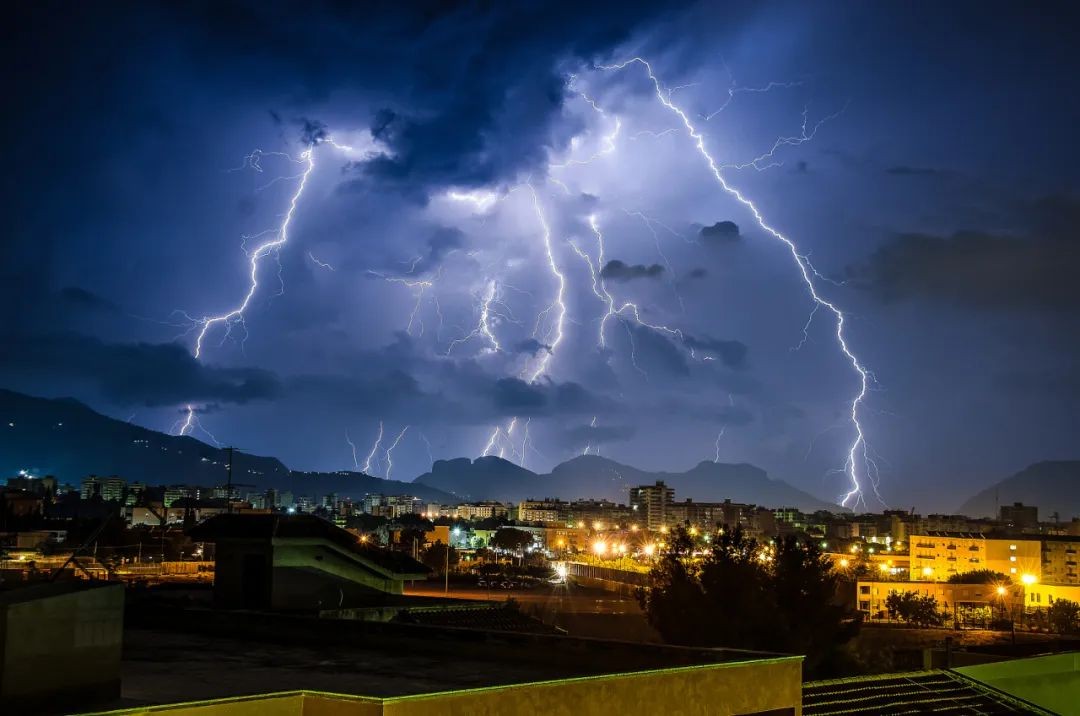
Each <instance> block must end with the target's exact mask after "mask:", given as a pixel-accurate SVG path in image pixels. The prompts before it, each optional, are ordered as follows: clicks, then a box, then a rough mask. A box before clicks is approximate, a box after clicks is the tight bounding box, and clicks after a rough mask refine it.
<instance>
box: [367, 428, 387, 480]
mask: <svg viewBox="0 0 1080 716" xmlns="http://www.w3.org/2000/svg"><path fill="white" fill-rule="evenodd" d="M382 439H383V424H382V421H381V420H380V421H379V434H378V435H377V436H376V437H375V444H374V445H372V446H371V452H369V453H368V456H367V460H365V461H364V468H363V471H364V473H365V474H367V475H370V474H371V461H372V460H374V459H375V454H376V453H377V452H378V450H379V445H381V444H382Z"/></svg>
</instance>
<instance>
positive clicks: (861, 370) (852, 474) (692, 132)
mask: <svg viewBox="0 0 1080 716" xmlns="http://www.w3.org/2000/svg"><path fill="white" fill-rule="evenodd" d="M633 64H639V65H641V66H642V67H643V68H644V69H645V71H646V72H647V74H648V77H649V80H650V81H651V82H652V84H653V87H654V89H655V91H656V97H657V99H658V100H659V101H660V103H661V104H662V105H664V107H666V108H667V109H668V110H670V111H671V112H673V113H674V114H675V115H676V116H677V117H678V118H679V119H680V120H681V121H682V124H683V126H684V127H685V129H686V132H687V134H688V135H689V137H690V139H691V140H692V141H693V143H694V146H695V147H696V149H697V151H698V153H699V154H701V156H702V158H703V159H704V160H705V162H706V164H707V165H708V167H709V170H710V172H712V175H713V177H714V178H715V179H716V181H717V183H719V185H720V187H721V188H722V189H723V190H724V191H725V192H726V193H727V194H728V195H729V196H731V197H733V198H734V199H735V200H736V201H738V202H739V203H740V204H742V205H743V206H744V207H746V208H747V209H748V210H749V211H750V213H751V214H752V215H753V216H754V220H755V221H756V222H757V225H758V226H759V227H760V228H761V229H762V230H763V231H765V232H766V233H767V234H769V235H770V236H772V237H773V238H775V239H777V240H778V241H780V242H782V243H783V244H784V245H785V246H786V247H787V249H788V251H789V252H790V254H791V258H792V259H793V260H794V262H795V264H796V266H797V267H798V269H799V273H800V275H801V276H802V279H803V282H804V283H805V284H806V288H807V291H808V292H809V294H810V297H811V298H812V299H813V301H814V303H815V304H817V305H818V306H819V307H821V308H824V309H826V310H827V311H828V312H830V313H831V314H832V315H833V317H834V318H835V319H836V339H837V343H838V344H839V346H840V350H841V352H842V353H843V354H844V356H845V357H846V358H847V360H848V361H849V362H850V363H851V366H852V368H853V369H854V370H855V372H856V373H857V374H858V377H859V391H858V393H857V394H856V395H855V397H854V398H853V399H852V401H851V403H850V415H851V423H852V425H853V427H854V429H855V439H854V440H853V442H852V443H851V446H850V447H849V449H848V454H847V459H846V462H845V465H844V473H845V474H846V475H847V476H848V478H849V479H850V481H851V488H850V489H849V490H848V491H847V492H846V493H845V494H844V495H843V497H842V498H841V500H840V504H841V505H844V506H846V505H847V504H848V503H849V502H852V503H853V504H858V503H859V502H860V501H863V493H862V477H861V476H860V473H859V468H858V465H859V462H860V458H861V461H862V465H863V469H864V471H863V476H865V477H866V479H867V480H869V481H870V483H871V486H872V487H873V488H874V490H875V492H876V490H877V486H876V484H875V483H874V480H873V477H872V475H873V472H872V460H871V458H870V454H869V451H868V448H867V444H866V437H865V434H864V432H863V427H862V424H861V423H860V421H859V408H860V407H861V406H862V403H863V401H864V400H865V398H866V395H867V392H868V391H869V388H870V381H871V380H872V378H873V376H872V374H871V373H870V371H869V370H868V369H867V368H866V367H865V366H863V364H862V362H861V361H860V360H859V359H858V358H857V357H856V356H855V354H854V353H853V352H852V350H851V348H850V347H849V346H848V343H847V340H846V338H845V337H844V324H845V318H846V316H845V314H844V312H843V311H841V310H840V309H839V308H838V307H837V306H836V304H834V303H832V302H831V301H829V300H827V299H826V298H824V297H822V296H821V294H819V293H818V290H817V286H816V284H815V282H814V278H815V276H816V275H817V274H816V272H815V271H814V270H813V268H812V267H811V265H810V262H809V260H808V259H807V257H806V256H804V255H803V254H802V253H800V252H799V249H798V247H797V246H796V245H795V243H794V242H793V241H792V240H791V239H789V238H788V237H787V236H785V235H784V234H782V233H781V232H780V231H778V230H777V229H775V228H773V227H772V226H771V225H770V224H769V223H768V222H767V221H766V220H765V218H764V216H763V215H762V214H761V212H760V211H759V210H758V208H757V206H756V205H755V204H754V202H753V201H751V200H750V199H747V198H746V197H745V196H744V195H743V194H742V193H741V192H740V191H739V190H738V189H736V188H735V187H733V186H731V185H730V184H729V183H728V182H727V180H726V179H725V178H724V174H723V171H722V168H721V166H720V165H719V164H718V163H717V162H716V160H715V159H713V157H712V155H711V154H710V153H709V150H708V149H707V148H706V146H705V138H704V136H703V135H702V134H701V133H700V132H699V131H698V129H697V127H695V126H694V124H693V122H691V121H690V117H689V116H688V115H687V113H686V112H685V111H684V110H683V109H682V108H681V107H679V106H678V105H676V104H675V103H674V101H673V100H672V99H671V91H670V90H667V89H665V88H664V85H663V83H662V82H661V81H660V80H659V79H658V78H657V76H656V74H655V72H654V71H653V68H652V65H651V64H649V62H648V61H646V60H644V59H642V58H640V57H633V58H631V59H629V60H625V61H624V62H621V63H618V64H615V65H600V66H598V69H600V70H604V71H611V70H623V69H625V68H627V67H629V66H630V65H633ZM878 499H879V500H880V495H879V496H878Z"/></svg>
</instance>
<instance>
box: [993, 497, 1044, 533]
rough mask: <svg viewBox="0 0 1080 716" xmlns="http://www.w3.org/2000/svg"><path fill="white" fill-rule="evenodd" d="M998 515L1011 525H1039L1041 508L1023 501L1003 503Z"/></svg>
mask: <svg viewBox="0 0 1080 716" xmlns="http://www.w3.org/2000/svg"><path fill="white" fill-rule="evenodd" d="M998 516H999V518H1000V519H1001V521H1002V522H1004V523H1005V524H1007V525H1008V526H1009V527H1037V526H1038V524H1039V508H1038V507H1036V506H1035V505H1025V504H1024V503H1023V502H1014V503H1012V504H1011V505H1002V506H1001V509H1000V510H999V514H998Z"/></svg>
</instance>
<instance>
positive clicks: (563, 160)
mask: <svg viewBox="0 0 1080 716" xmlns="http://www.w3.org/2000/svg"><path fill="white" fill-rule="evenodd" d="M979 7H981V6H979ZM69 12H70V13H72V14H74V15H76V16H81V15H83V14H85V16H82V19H83V20H84V21H85V22H84V23H82V24H81V25H80V24H79V23H74V22H72V23H67V24H64V25H59V24H55V23H51V22H49V21H48V20H47V19H46V18H45V17H44V16H43V14H42V13H41V12H40V11H39V10H36V9H34V8H29V7H27V8H21V9H20V10H19V11H18V13H19V14H20V16H21V20H22V21H23V26H24V28H25V32H24V33H22V34H21V36H20V37H19V39H18V40H17V44H16V46H17V51H18V52H19V53H20V56H21V57H22V62H23V63H25V66H26V67H27V68H29V67H30V66H33V67H34V73H33V74H31V73H30V72H26V73H25V75H24V76H20V77H18V78H17V79H16V81H15V84H16V89H15V96H16V97H17V98H18V101H19V102H20V105H21V111H20V114H19V116H18V117H15V118H11V119H9V121H10V122H12V123H13V124H12V126H11V127H9V133H10V134H11V135H12V136H16V137H18V138H19V141H18V142H17V143H16V146H15V148H14V151H15V152H16V157H15V159H16V164H17V166H19V167H20V168H21V171H20V172H19V173H18V174H17V177H18V181H12V180H13V176H12V175H11V174H9V175H8V177H7V179H8V181H9V182H12V183H11V184H10V185H9V188H8V191H7V195H8V196H12V197H14V198H15V199H16V201H17V202H19V203H20V204H21V206H22V208H21V210H20V211H19V212H17V214H16V216H14V217H13V220H14V225H13V228H12V231H11V233H10V241H7V242H5V249H4V253H5V256H6V258H7V261H5V268H4V269H3V270H4V272H5V274H4V278H5V280H4V281H3V282H0V285H2V288H0V290H2V291H3V292H4V293H3V301H2V304H3V311H4V313H3V314H2V315H3V317H4V325H5V342H6V343H8V345H10V346H15V347H17V350H11V351H5V352H4V356H3V358H0V385H2V386H3V387H6V388H11V389H13V390H18V391H23V392H26V393H31V394H34V395H43V396H47V397H66V396H71V397H75V398H77V399H79V400H82V401H84V402H86V403H87V404H89V405H90V406H91V407H92V408H94V409H95V410H99V411H101V412H104V413H106V414H108V415H110V416H112V417H114V418H118V419H120V420H130V421H131V422H134V423H137V424H140V425H144V426H146V427H148V428H151V429H155V430H160V431H163V432H172V433H173V434H177V433H184V434H192V435H193V436H194V437H197V438H199V439H201V440H204V441H205V442H207V443H209V444H236V445H242V446H243V447H245V448H247V449H248V450H250V451H252V452H254V453H256V454H265V455H273V456H275V457H278V458H280V459H282V460H283V461H285V463H286V464H287V465H289V466H290V467H291V468H293V469H312V470H323V471H335V470H343V469H350V470H351V469H357V470H361V469H364V468H365V467H367V470H365V471H370V472H371V473H372V474H376V475H378V476H380V477H389V478H392V479H402V480H411V479H412V478H414V477H416V476H417V475H419V474H421V473H423V472H425V471H426V470H427V469H429V468H430V465H431V462H432V460H434V459H440V458H454V457H460V456H468V457H476V456H478V455H481V454H485V453H487V454H495V455H502V456H503V457H506V458H507V459H511V460H513V461H514V462H517V463H519V464H523V465H524V466H525V467H527V468H529V469H533V470H536V471H538V472H546V471H547V470H549V469H551V467H553V466H554V465H556V464H559V463H562V462H564V461H566V460H567V459H569V458H571V457H573V456H574V455H580V454H601V455H603V456H605V457H610V458H612V459H615V460H618V461H620V462H623V463H627V464H632V465H636V466H638V467H641V468H643V469H646V470H684V469H687V468H690V467H691V466H693V465H695V464H697V463H698V462H700V461H702V460H716V461H717V462H725V463H740V462H746V463H751V464H753V465H756V466H759V467H761V468H763V469H765V470H766V471H767V472H768V473H769V475H770V476H771V477H773V478H776V479H780V480H784V481H786V482H788V483H790V484H792V485H794V486H796V487H798V488H799V489H802V490H804V491H807V492H810V493H812V494H814V495H817V496H820V497H822V498H825V499H829V500H840V499H842V498H844V497H847V498H848V502H849V504H853V503H857V504H859V506H860V507H869V508H871V509H881V508H882V507H884V506H887V505H888V506H905V507H906V506H908V505H909V504H910V503H912V502H914V503H916V504H920V505H922V504H928V503H930V502H931V501H940V502H935V504H941V505H942V506H947V505H949V504H958V503H959V502H961V501H962V500H963V499H965V498H967V497H969V496H970V495H972V494H974V493H975V492H977V491H978V490H980V489H983V488H985V487H987V486H988V485H989V484H990V483H992V482H995V481H997V480H1001V479H1003V478H1005V477H1007V476H1009V475H1011V474H1013V473H1015V472H1017V471H1019V470H1021V469H1022V468H1025V467H1027V466H1028V465H1029V464H1032V463H1036V462H1039V461H1041V460H1054V459H1075V458H1077V457H1078V456H1077V455H1076V453H1075V440H1074V438H1075V429H1074V426H1075V424H1076V421H1077V420H1078V419H1080V415H1078V414H1077V412H1076V411H1077V405H1080V401H1077V400H1076V398H1077V397H1080V385H1078V384H1077V381H1076V375H1075V367H1074V366H1073V365H1072V356H1073V355H1074V354H1075V350H1076V348H1077V347H1078V346H1077V338H1076V336H1077V335H1080V330H1076V329H1078V328H1080V325H1078V323H1077V321H1078V312H1077V308H1080V294H1078V293H1077V290H1076V288H1075V283H1074V282H1073V281H1072V271H1073V270H1075V269H1076V268H1080V250H1078V248H1077V247H1078V246H1080V244H1078V243H1077V242H1076V238H1075V231H1076V229H1075V220H1076V218H1077V217H1080V203H1078V201H1077V194H1076V190H1077V186H1076V176H1075V167H1076V166H1077V162H1076V161H1075V160H1076V159H1077V157H1076V156H1075V154H1076V151H1077V150H1076V148H1075V146H1072V144H1071V142H1070V133H1071V123H1072V120H1073V119H1074V118H1075V117H1076V116H1077V114H1078V112H1077V110H1078V109H1080V107H1078V106H1077V101H1078V100H1077V99H1076V97H1075V96H1072V95H1071V94H1069V93H1063V92H1061V91H1060V88H1058V87H1056V86H1054V85H1052V84H1049V83H1046V82H1043V81H1041V80H1042V79H1044V78H1046V77H1048V76H1052V75H1058V74H1061V75H1063V76H1069V75H1070V74H1071V72H1072V71H1073V70H1075V68H1076V60H1075V57H1074V55H1075V53H1072V52H1069V51H1068V48H1067V41H1066V38H1065V36H1064V34H1062V33H1059V32H1055V31H1054V30H1053V29H1052V27H1051V26H1052V24H1053V21H1052V18H1049V17H1044V16H1041V15H1040V14H1038V13H1035V12H1034V11H1032V12H1030V13H1028V12H1027V11H1025V10H1022V9H1013V10H1012V11H1010V12H1008V13H1004V12H1002V13H986V12H979V11H978V10H977V6H975V5H973V4H972V5H964V4H958V5H955V6H952V7H950V8H942V9H935V10H932V11H928V12H927V13H924V14H923V15H922V16H920V17H919V18H915V17H913V16H908V15H906V14H905V11H904V10H903V9H902V8H898V7H865V8H854V9H853V8H851V7H844V6H842V5H841V4H830V5H826V6H815V7H813V8H810V7H803V6H796V5H784V6H774V7H769V8H761V7H752V6H745V7H737V8H726V9H724V10H721V9H719V8H716V7H709V6H703V5H698V6H687V7H680V8H678V9H673V10H665V11H660V10H658V9H656V8H639V9H636V10H626V9H623V10H622V11H621V12H619V13H607V12H604V11H603V10H602V9H601V8H596V9H592V10H589V11H587V12H581V11H580V10H577V11H571V10H569V9H568V8H559V7H553V6H547V7H544V8H539V7H536V8H528V9H505V10H497V11H495V12H493V13H488V14H484V15H483V16H480V15H479V14H474V13H473V12H471V11H469V10H467V9H459V10H451V11H444V12H443V13H441V14H440V15H439V16H438V22H435V23H433V24H431V25H425V26H424V29H423V30H422V31H418V28H419V27H420V26H421V21H422V20H424V21H427V20H430V18H421V17H420V15H421V13H420V12H419V11H410V10H395V11H390V12H384V13H380V14H378V15H377V16H376V17H367V16H365V15H363V14H362V13H360V12H355V13H353V12H349V11H345V10H331V9H328V8H323V7H320V8H316V9H315V10H313V11H312V12H311V13H310V14H305V15H304V16H303V17H291V16H290V17H286V16H285V15H279V14H278V13H276V12H275V11H273V10H267V9H255V8H247V7H244V6H242V5H240V6H237V7H235V8H233V11H231V12H215V11H214V10H213V9H211V8H210V7H195V8H187V9H181V8H160V7H151V6H146V7H137V8H126V9H124V10H119V9H112V10H108V9H106V10H104V11H103V9H101V8H95V9H94V10H93V11H92V12H91V11H89V10H87V9H70V10H69ZM1017 14H1019V16H1018V15H1017ZM568 17H574V19H575V20H576V21H575V22H574V23H572V24H571V25H569V26H568V23H567V18H568ZM957 23H965V24H967V25H970V26H973V27H974V26H977V29H978V30H979V32H970V33H968V34H966V35H964V36H963V37H960V36H956V35H954V34H953V30H952V28H953V27H954V26H955V25H956V24H957ZM1018 27H1020V28H1023V29H1025V30H1027V32H1017V31H1016V30H1017V28H1018ZM916 28H917V30H918V31H917V32H916ZM89 38H92V39H89ZM102 38H108V39H109V40H110V41H103V40H102ZM403 38H408V39H407V41H406V40H404V39H403ZM976 38H978V40H976ZM980 43H981V44H980ZM984 45H985V46H989V47H994V48H995V50H994V51H989V50H984V49H982V47H983V46H984ZM103 48H107V52H106V49H103ZM76 56H78V57H80V58H83V59H85V61H84V62H80V63H76V64H78V65H79V67H73V66H72V58H74V57H76ZM634 58H641V59H640V60H635V59H634ZM641 60H645V61H647V62H648V64H647V65H646V64H645V62H644V61H641ZM1033 78H1039V79H1040V81H1035V79H1033ZM654 79H655V81H654ZM46 80H48V81H47V82H46ZM46 85H47V86H49V87H50V90H49V91H48V92H43V91H42V90H41V87H43V86H46ZM1006 102H1007V103H1008V109H1009V111H1008V112H999V111H996V110H997V109H998V108H999V107H1000V106H1001V105H1002V103H1006ZM72 118H74V119H75V120H76V121H74V122H72V121H71V120H72ZM1036 129H1037V131H1036ZM713 162H715V164H714V165H713V166H710V163H713ZM713 170H717V171H718V173H719V175H720V176H719V178H720V180H721V181H719V182H718V181H717V178H718V177H717V176H716V174H715V173H714V171H713ZM722 182H726V183H727V184H728V185H729V188H730V189H734V190H735V191H737V192H738V194H737V195H734V194H732V193H731V191H727V190H725V188H724V186H723V185H722ZM738 197H744V198H745V200H746V201H749V202H751V204H750V205H748V204H746V203H745V202H744V201H740V200H739V198H738ZM755 214H756V216H755ZM774 227H775V229H774ZM770 229H772V230H774V231H776V232H777V233H776V234H772V233H770ZM786 241H790V242H791V244H790V246H789V245H788V244H786V243H785V242H786ZM789 249H790V250H789ZM815 297H817V298H818V299H819V300H818V301H817V302H815V300H814V299H815ZM840 315H843V316H844V320H845V323H844V328H843V334H842V336H840V337H841V338H842V340H843V341H844V344H843V345H841V344H840V343H839V342H838V335H837V332H838V328H837V326H838V322H837V318H838V317H839V316H840ZM241 318H242V319H243V320H241ZM864 379H865V380H866V384H865V387H866V392H865V396H864V395H863V386H862V380H864ZM853 401H856V402H855V404H854V408H855V411H854V412H855V416H854V417H855V420H853V419H852V407H853ZM862 434H865V437H866V443H865V445H864V444H863V443H862V442H860V440H859V437H860V435H862ZM864 450H865V452H864ZM850 455H854V456H855V462H854V463H853V464H852V463H849V462H848V460H849V456H850ZM373 461H374V462H373ZM852 470H854V472H852ZM878 474H880V485H879V486H878V489H879V491H880V499H879V496H878V495H876V494H875V490H874V487H873V485H872V483H873V482H874V481H875V480H876V477H877V475H878ZM853 479H854V481H855V482H853ZM856 490H858V491H857V492H856Z"/></svg>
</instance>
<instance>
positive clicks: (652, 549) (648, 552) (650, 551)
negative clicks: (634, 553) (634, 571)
mask: <svg viewBox="0 0 1080 716" xmlns="http://www.w3.org/2000/svg"><path fill="white" fill-rule="evenodd" d="M641 551H642V552H644V553H645V556H646V557H652V556H653V555H654V554H656V545H654V544H647V545H645V547H644V548H643V549H642V550H641Z"/></svg>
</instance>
